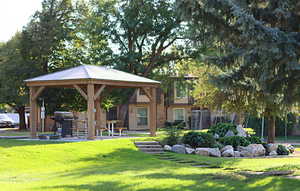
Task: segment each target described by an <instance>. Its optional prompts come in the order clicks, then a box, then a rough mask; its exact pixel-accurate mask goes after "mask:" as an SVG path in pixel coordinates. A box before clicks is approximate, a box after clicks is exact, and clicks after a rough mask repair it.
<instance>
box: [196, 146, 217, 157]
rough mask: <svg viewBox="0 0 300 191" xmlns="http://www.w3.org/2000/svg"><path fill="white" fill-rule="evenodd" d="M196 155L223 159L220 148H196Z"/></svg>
mask: <svg viewBox="0 0 300 191" xmlns="http://www.w3.org/2000/svg"><path fill="white" fill-rule="evenodd" d="M195 153H196V154H197V155H201V156H212V157H221V152H220V150H219V149H218V148H196V151H195Z"/></svg>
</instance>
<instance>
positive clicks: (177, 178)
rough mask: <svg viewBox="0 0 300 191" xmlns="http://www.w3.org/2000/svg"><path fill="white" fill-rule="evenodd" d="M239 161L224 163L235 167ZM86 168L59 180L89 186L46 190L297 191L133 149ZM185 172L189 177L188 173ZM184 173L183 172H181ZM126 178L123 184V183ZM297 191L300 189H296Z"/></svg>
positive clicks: (283, 183)
mask: <svg viewBox="0 0 300 191" xmlns="http://www.w3.org/2000/svg"><path fill="white" fill-rule="evenodd" d="M237 161H238V160H231V161H225V162H226V163H227V165H228V163H229V162H231V163H234V162H237ZM73 162H74V163H76V162H86V163H87V164H89V165H87V166H85V167H83V168H78V169H75V170H73V171H71V172H67V173H61V174H60V175H59V176H60V177H63V178H68V179H71V180H76V181H77V180H78V181H80V180H81V179H85V178H88V177H90V176H91V177H92V180H93V182H92V183H90V184H87V183H83V184H78V183H71V184H63V185H53V186H45V187H42V188H37V189H41V190H44V189H46V190H47V189H50V190H76V191H83V190H84V191H99V190H100V191H101V190H109V191H113V190H142V191H162V190H169V191H181V190H201V191H227V190H228V191H229V190H230V191H234V190H239V191H249V190H251V191H263V190H268V189H269V190H274V191H275V190H276V191H285V190H288V189H290V190H297V189H298V188H299V186H300V181H299V180H292V179H285V178H274V177H273V178H269V177H250V178H249V177H246V176H242V175H238V174H233V173H230V172H227V171H224V170H223V169H205V168H203V169H200V168H199V169H198V170H195V167H190V166H188V165H184V164H177V163H175V162H171V161H163V160H159V159H157V158H155V157H154V156H152V155H149V154H145V153H142V152H139V151H136V150H134V149H117V150H115V151H114V152H111V153H107V154H99V155H96V156H91V157H86V158H81V159H79V160H77V161H73ZM187 168H188V173H187ZM181 170H183V171H181ZM125 178H126V180H124V179H125ZM299 190H300V188H299Z"/></svg>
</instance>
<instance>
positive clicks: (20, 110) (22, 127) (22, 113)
mask: <svg viewBox="0 0 300 191" xmlns="http://www.w3.org/2000/svg"><path fill="white" fill-rule="evenodd" d="M17 112H18V114H19V130H25V129H26V122H25V106H21V107H19V108H18V109H17Z"/></svg>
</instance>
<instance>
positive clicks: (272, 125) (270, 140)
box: [268, 116, 276, 143]
mask: <svg viewBox="0 0 300 191" xmlns="http://www.w3.org/2000/svg"><path fill="white" fill-rule="evenodd" d="M275 120H276V117H275V116H270V117H269V123H268V143H274V142H275Z"/></svg>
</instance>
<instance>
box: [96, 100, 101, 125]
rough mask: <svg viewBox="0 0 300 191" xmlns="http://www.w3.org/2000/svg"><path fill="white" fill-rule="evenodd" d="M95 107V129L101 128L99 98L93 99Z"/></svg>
mask: <svg viewBox="0 0 300 191" xmlns="http://www.w3.org/2000/svg"><path fill="white" fill-rule="evenodd" d="M95 108H96V114H95V120H96V129H100V128H101V101H100V99H96V100H95Z"/></svg>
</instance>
